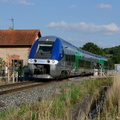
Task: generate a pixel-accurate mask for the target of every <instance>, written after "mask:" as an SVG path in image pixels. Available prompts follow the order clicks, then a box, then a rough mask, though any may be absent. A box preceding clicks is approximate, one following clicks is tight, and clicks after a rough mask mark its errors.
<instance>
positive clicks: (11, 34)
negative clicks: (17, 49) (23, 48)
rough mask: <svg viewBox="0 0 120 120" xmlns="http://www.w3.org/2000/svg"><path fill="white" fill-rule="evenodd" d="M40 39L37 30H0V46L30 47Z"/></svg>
mask: <svg viewBox="0 0 120 120" xmlns="http://www.w3.org/2000/svg"><path fill="white" fill-rule="evenodd" d="M38 37H41V33H40V30H39V29H35V30H0V46H2V45H32V44H33V42H34V41H35V40H36V39H37V38H38Z"/></svg>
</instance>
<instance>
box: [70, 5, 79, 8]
mask: <svg viewBox="0 0 120 120" xmlns="http://www.w3.org/2000/svg"><path fill="white" fill-rule="evenodd" d="M76 7H77V5H70V6H69V8H76Z"/></svg>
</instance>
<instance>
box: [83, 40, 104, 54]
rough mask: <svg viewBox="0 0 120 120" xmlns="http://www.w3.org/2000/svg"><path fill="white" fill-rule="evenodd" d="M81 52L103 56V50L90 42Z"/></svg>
mask: <svg viewBox="0 0 120 120" xmlns="http://www.w3.org/2000/svg"><path fill="white" fill-rule="evenodd" d="M82 49H83V50H86V51H89V52H91V53H94V54H97V55H102V56H104V52H103V50H102V49H101V48H100V47H98V46H97V45H96V44H94V43H92V42H88V43H86V44H85V45H83V47H82Z"/></svg>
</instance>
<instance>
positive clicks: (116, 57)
mask: <svg viewBox="0 0 120 120" xmlns="http://www.w3.org/2000/svg"><path fill="white" fill-rule="evenodd" d="M81 49H83V50H86V51H89V52H92V53H94V54H97V55H101V56H104V57H107V58H108V63H109V69H114V64H120V45H119V46H115V47H111V48H100V47H99V46H97V45H96V44H94V43H92V42H88V43H86V44H85V45H83V47H81Z"/></svg>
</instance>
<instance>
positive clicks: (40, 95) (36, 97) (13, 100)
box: [0, 81, 73, 111]
mask: <svg viewBox="0 0 120 120" xmlns="http://www.w3.org/2000/svg"><path fill="white" fill-rule="evenodd" d="M71 82H73V81H65V82H59V83H53V84H49V85H46V86H40V87H36V88H31V89H28V90H24V91H20V92H16V93H10V94H7V95H1V96H0V111H3V110H6V109H8V108H10V107H12V106H19V105H21V104H22V103H35V102H37V101H42V100H46V99H48V98H49V97H51V96H52V95H54V94H55V93H56V91H57V90H58V89H59V88H60V87H61V86H64V85H67V84H71Z"/></svg>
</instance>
